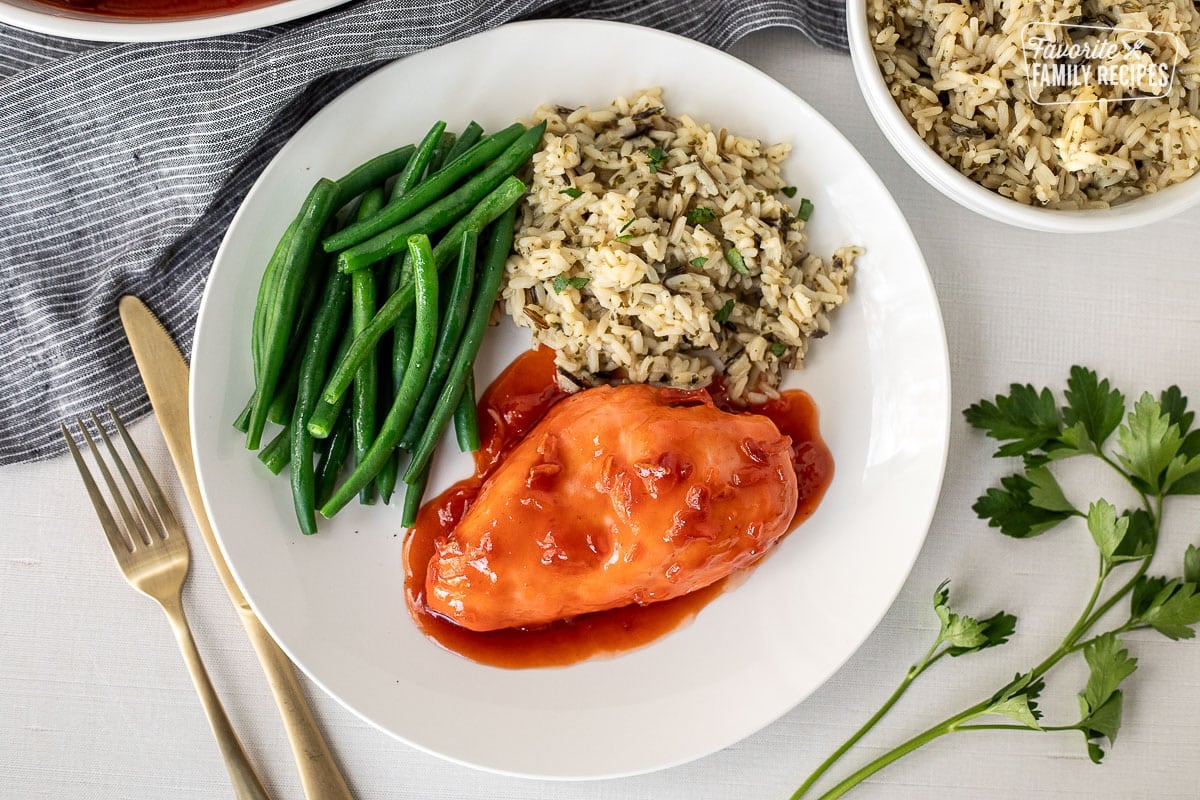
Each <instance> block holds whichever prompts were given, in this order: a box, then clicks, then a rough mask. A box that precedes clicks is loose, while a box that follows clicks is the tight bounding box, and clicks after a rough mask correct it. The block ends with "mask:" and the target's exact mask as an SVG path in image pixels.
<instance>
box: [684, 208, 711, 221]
mask: <svg viewBox="0 0 1200 800" xmlns="http://www.w3.org/2000/svg"><path fill="white" fill-rule="evenodd" d="M716 218H717V212H716V211H713V210H712V209H711V208H709V207H708V206H696V207H695V208H693V209H692V210H691V211H689V212H688V213H687V221H688V225H703V224H704V223H706V222H712V221H713V220H714V219H716Z"/></svg>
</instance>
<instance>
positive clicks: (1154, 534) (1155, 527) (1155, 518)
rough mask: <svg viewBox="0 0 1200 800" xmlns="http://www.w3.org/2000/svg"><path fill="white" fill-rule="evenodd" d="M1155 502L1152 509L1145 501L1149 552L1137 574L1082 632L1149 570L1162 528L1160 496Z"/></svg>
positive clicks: (1106, 611)
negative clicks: (1148, 524) (1147, 516)
mask: <svg viewBox="0 0 1200 800" xmlns="http://www.w3.org/2000/svg"><path fill="white" fill-rule="evenodd" d="M1143 498H1145V495H1143ZM1155 501H1156V503H1155V504H1156V506H1157V508H1154V509H1152V508H1151V507H1150V502H1149V500H1147V501H1146V512H1147V513H1148V514H1149V515H1150V530H1151V537H1150V552H1149V553H1147V554H1146V555H1145V556H1144V557H1143V558H1142V563H1141V564H1140V565H1138V568H1137V572H1135V573H1134V574H1133V577H1132V578H1130V579H1129V580H1128V581H1126V582H1125V583H1124V584H1122V585H1121V588H1119V589H1117V591H1115V592H1113V595H1112V597H1110V598H1108V599H1107V600H1105V601H1104V602H1103V603H1102V604H1101V605H1100V607H1099V608H1097V609H1096V610H1095V612H1094V613H1093V614H1092V615H1091V617H1090V618H1089V619H1088V621H1087V623H1086V624H1085V625H1084V626H1083V630H1084V631H1086V630H1088V629H1090V628H1091V627H1092V626H1093V625H1095V624H1096V623H1097V622H1099V621H1100V618H1101V617H1103V616H1104V615H1105V614H1107V613H1108V611H1109V609H1111V608H1112V607H1113V606H1114V605H1116V604H1117V603H1118V602H1120V601H1121V599H1122V598H1124V597H1125V595H1127V594H1129V593H1130V592H1131V591H1133V587H1134V585H1135V584H1137V582H1138V581H1139V580H1140V579H1141V577H1142V576H1143V575H1145V574H1146V570H1148V569H1149V568H1150V562H1151V561H1153V560H1154V553H1155V552H1156V551H1157V550H1158V533H1159V531H1160V530H1161V528H1162V511H1163V497H1162V495H1161V494H1159V495H1155Z"/></svg>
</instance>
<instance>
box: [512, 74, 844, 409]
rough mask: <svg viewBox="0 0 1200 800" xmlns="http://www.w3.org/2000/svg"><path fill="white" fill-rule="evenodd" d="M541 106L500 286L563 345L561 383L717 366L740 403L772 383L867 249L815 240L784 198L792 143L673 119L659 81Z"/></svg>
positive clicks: (663, 377) (698, 373) (522, 318)
mask: <svg viewBox="0 0 1200 800" xmlns="http://www.w3.org/2000/svg"><path fill="white" fill-rule="evenodd" d="M534 119H535V121H541V120H546V121H547V123H548V126H547V132H546V138H545V141H544V143H543V147H542V149H541V150H540V151H539V152H538V153H536V154H535V155H534V157H533V165H532V175H531V177H530V180H531V190H530V193H529V195H528V196H527V197H526V199H525V201H524V204H523V207H522V213H521V220H520V222H519V225H518V230H517V236H516V241H515V244H514V253H513V255H512V256H511V257H510V258H509V261H508V265H507V275H506V282H505V287H504V294H503V298H504V306H505V309H506V310H507V312H508V313H509V315H510V316H511V317H512V318H513V319H514V321H515V322H516V323H517V324H518V325H520V326H522V327H526V328H529V329H531V330H532V332H533V338H534V341H535V342H538V343H541V344H544V345H547V346H549V347H551V348H553V349H554V350H555V351H556V353H557V357H556V365H557V366H558V369H559V375H560V376H563V377H564V380H563V381H562V382H563V383H564V384H570V385H568V386H565V388H567V389H568V390H573V389H575V388H581V387H583V386H588V385H596V384H598V383H604V382H608V381H609V380H611V377H612V376H613V375H614V374H619V375H622V376H623V377H624V378H625V379H626V380H629V381H632V382H636V383H654V384H660V385H669V386H675V387H680V388H691V387H695V386H706V385H708V384H709V383H710V382H711V381H712V379H713V377H714V374H716V373H717V372H718V371H719V372H720V373H721V374H723V376H724V381H725V384H726V387H727V390H728V392H729V396H730V397H731V398H732V399H733V400H735V401H737V402H761V401H763V400H766V399H767V398H769V397H771V396H773V395H774V394H775V389H776V387H777V386H778V385H779V381H780V377H781V375H780V373H781V370H782V368H783V367H785V366H788V367H800V366H801V365H802V363H803V361H804V356H805V354H806V352H807V350H808V343H809V340H810V339H814V338H820V337H821V336H824V335H825V333H826V332H827V331H828V329H829V318H828V313H829V312H830V311H832V310H833V309H834V308H836V307H837V306H839V305H841V304H842V303H844V302H845V300H846V297H847V292H848V289H849V283H850V279H851V277H852V275H853V274H854V259H855V257H856V256H857V255H859V253H860V252H861V251H860V250H859V249H858V248H855V247H845V248H842V249H840V250H838V251H837V252H836V253H835V254H834V257H833V258H831V259H828V260H823V259H822V258H821V257H820V256H817V255H814V254H812V253H809V252H807V249H806V242H807V237H806V235H805V233H804V219H805V218H806V217H807V215H806V214H804V213H798V212H797V211H793V209H792V208H791V207H790V206H789V205H788V204H787V203H786V201H785V200H783V199H782V198H781V197H780V196H779V195H780V193H781V192H783V190H784V189H785V185H784V181H783V179H782V177H781V175H780V166H781V164H782V162H783V160H784V159H785V158H786V157H787V155H788V152H789V151H790V146H789V145H787V144H776V145H772V146H769V147H767V146H764V145H763V144H762V143H761V142H760V141H758V140H756V139H750V138H745V137H741V136H737V135H736V134H733V133H730V132H729V131H728V130H726V129H724V128H722V129H720V132H719V133H717V132H714V131H713V129H712V127H711V126H710V125H708V124H703V123H698V122H696V121H695V120H693V119H691V118H690V117H688V116H686V115H681V116H678V117H675V116H671V115H669V113H668V112H667V110H666V106H665V104H664V103H663V99H662V93H661V91H660V90H658V89H650V90H645V91H642V92H639V93H636V94H634V95H633V96H631V97H628V98H624V97H622V98H617V99H616V100H615V101H613V103H612V104H610V105H608V106H604V107H597V108H589V107H580V108H573V109H568V108H564V107H561V106H553V105H546V106H542V107H541V108H539V109H537V111H536V112H535V114H534ZM564 176H569V180H570V184H571V186H572V187H573V188H574V189H576V190H577V191H578V194H576V192H564V190H563V187H564V185H565V183H564ZM793 193H794V190H793ZM804 202H805V203H807V202H808V201H807V200H805V201H804ZM809 208H810V209H811V204H809ZM556 284H557V290H556ZM568 376H569V380H567V379H566V378H567V377H568Z"/></svg>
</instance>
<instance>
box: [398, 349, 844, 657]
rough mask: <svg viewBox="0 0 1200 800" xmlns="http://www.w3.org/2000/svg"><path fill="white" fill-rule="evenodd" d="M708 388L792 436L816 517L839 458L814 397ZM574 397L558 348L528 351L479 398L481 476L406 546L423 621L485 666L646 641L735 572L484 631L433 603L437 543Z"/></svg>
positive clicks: (425, 509)
mask: <svg viewBox="0 0 1200 800" xmlns="http://www.w3.org/2000/svg"><path fill="white" fill-rule="evenodd" d="M709 393H710V394H711V395H712V397H713V401H714V402H715V403H716V404H717V406H718V407H720V408H722V409H724V410H726V411H730V412H732V413H755V414H762V415H764V416H766V417H768V418H770V419H771V421H773V422H774V423H775V425H776V426H777V427H778V428H779V430H780V431H781V432H782V433H784V434H785V435H787V436H790V437H791V438H792V463H793V465H794V466H795V468H796V477H797V482H798V488H799V502H798V503H797V506H796V514H795V516H794V517H793V518H792V528H793V529H794V528H795V527H796V526H797V525H799V524H800V523H801V522H803V521H804V520H806V519H808V518H809V517H810V516H812V513H813V512H814V511H815V510H816V508H817V505H818V504H819V503H820V502H821V498H822V496H824V494H825V490H826V488H827V487H828V486H829V482H830V480H831V479H832V478H833V458H832V456H831V455H830V453H829V449H828V448H827V447H826V446H825V443H824V442H823V441H821V436H820V433H819V431H818V428H817V407H816V405H815V404H814V403H813V401H812V398H810V397H809V396H808V395H807V394H806V393H804V392H800V391H795V390H792V391H787V392H783V393H782V395H781V396H780V398H779V399H778V400H772V401H770V402H768V403H766V404H765V405H761V406H753V407H750V408H745V407H741V406H735V405H732V404H731V403H730V402H729V399H728V397H727V396H726V394H725V389H724V386H722V385H721V384H720V383H715V384H713V385H712V386H710V387H709ZM565 396H566V394H565V393H563V392H562V391H561V390H560V389H559V388H558V386H557V383H556V382H555V371H554V352H553V351H552V350H550V349H548V348H540V349H538V350H532V351H529V352H527V353H523V354H522V355H521V356H520V357H518V358H517V359H516V360H515V361H514V362H513V363H512V364H511V365H509V367H508V368H507V369H506V370H505V371H504V372H503V373H501V375H500V377H498V378H497V379H496V381H495V382H494V383H493V384H492V385H491V386H489V387H488V389H487V391H486V392H484V393H483V397H481V398H480V400H479V438H480V444H481V447H480V449H479V451H478V452H476V453H475V474H474V475H472V476H471V477H469V478H466V479H464V480H461V481H459V482H458V483H456V484H454V485H453V486H451V487H450V488H449V489H447V490H446V491H445V492H442V494H440V495H438V496H437V497H435V498H434V499H432V500H430V501H428V502H426V503H425V505H423V506H422V507H421V511H420V513H419V514H418V515H417V523H416V525H415V526H413V529H412V530H411V531H410V532H409V534H408V538H407V539H406V540H405V543H404V587H405V594H406V596H407V598H408V608H409V612H410V613H411V614H412V617H413V619H414V620H415V621H416V623H417V626H418V627H419V628H420V629H421V631H422V632H423V633H425V635H427V636H429V637H430V638H432V639H433V640H434V641H436V642H437V643H438V644H440V645H442V646H443V647H445V648H446V649H448V650H451V651H453V652H456V653H459V654H461V655H464V656H466V657H468V658H470V659H473V660H475V661H478V662H480V663H482V664H490V665H492V666H497V667H507V668H510V669H519V668H527V667H547V666H562V665H566V664H573V663H575V662H577V661H583V660H585V659H588V658H592V657H594V656H599V655H606V654H612V653H617V652H621V651H624V650H631V649H633V648H635V647H640V646H642V645H644V644H647V643H649V642H652V641H654V640H655V639H657V638H659V637H660V636H662V635H663V634H666V633H669V632H670V631H672V630H674V629H675V628H677V627H679V626H680V625H681V624H683V623H684V622H686V621H688V620H690V619H692V618H693V617H694V616H695V615H696V614H697V613H699V611H700V609H702V608H704V606H706V605H708V603H709V602H711V601H712V600H713V599H714V598H716V597H717V595H719V594H720V593H721V592H722V590H723V589H724V588H725V586H726V583H727V581H729V580H730V578H733V577H735V576H730V578H726V579H724V580H720V581H717V582H716V583H714V584H712V585H710V586H707V587H705V588H703V589H700V590H697V591H695V592H691V593H690V594H687V595H684V596H682V597H677V598H675V599H673V600H667V601H664V602H660V603H650V604H649V605H645V606H639V605H630V606H625V607H623V608H616V609H611V610H609V611H599V612H596V613H594V614H584V615H581V616H578V617H575V618H574V619H569V620H561V621H559V622H555V623H552V624H550V625H543V626H540V627H537V628H511V629H508V630H502V631H489V632H485V633H479V632H476V631H470V630H467V629H466V628H463V627H460V626H459V625H456V624H455V623H453V622H451V621H450V620H447V619H445V618H444V617H441V616H439V615H437V614H435V613H433V612H432V611H430V610H429V608H428V607H427V606H426V604H425V577H426V573H427V572H428V566H429V561H430V559H432V558H433V555H434V552H435V550H434V542H435V540H436V539H437V538H438V537H440V536H443V535H445V534H446V533H448V532H449V531H451V530H453V528H454V526H455V525H457V524H458V520H460V519H462V516H463V514H465V513H466V510H467V508H468V507H469V506H470V504H471V502H472V501H473V500H474V499H475V497H476V495H477V494H478V493H479V489H480V487H481V486H482V485H483V482H484V481H485V480H486V479H487V477H488V475H489V474H491V472H492V470H494V469H495V468H496V466H497V465H498V464H499V463H500V462H501V461H502V460H503V458H504V456H505V455H506V454H507V453H508V452H509V451H510V450H511V449H512V448H513V447H515V446H516V445H517V444H518V443H519V442H520V441H521V439H522V438H524V436H525V435H526V434H527V433H528V432H529V431H530V430H532V429H533V427H534V426H535V425H537V423H538V421H539V420H541V418H542V417H543V416H544V415H545V414H546V412H547V411H549V410H550V407H551V406H553V405H554V404H555V403H557V402H558V401H559V400H561V399H563V398H564V397H565Z"/></svg>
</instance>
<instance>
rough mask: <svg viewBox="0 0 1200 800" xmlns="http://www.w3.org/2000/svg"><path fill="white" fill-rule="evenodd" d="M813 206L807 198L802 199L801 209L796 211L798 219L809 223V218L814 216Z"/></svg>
mask: <svg viewBox="0 0 1200 800" xmlns="http://www.w3.org/2000/svg"><path fill="white" fill-rule="evenodd" d="M812 212H813V204H812V201H811V200H809V199H808V198H807V197H803V198H801V199H800V208H798V209H796V218H797V219H802V220H804V221H805V222H808V218H809V217H811V216H812Z"/></svg>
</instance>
